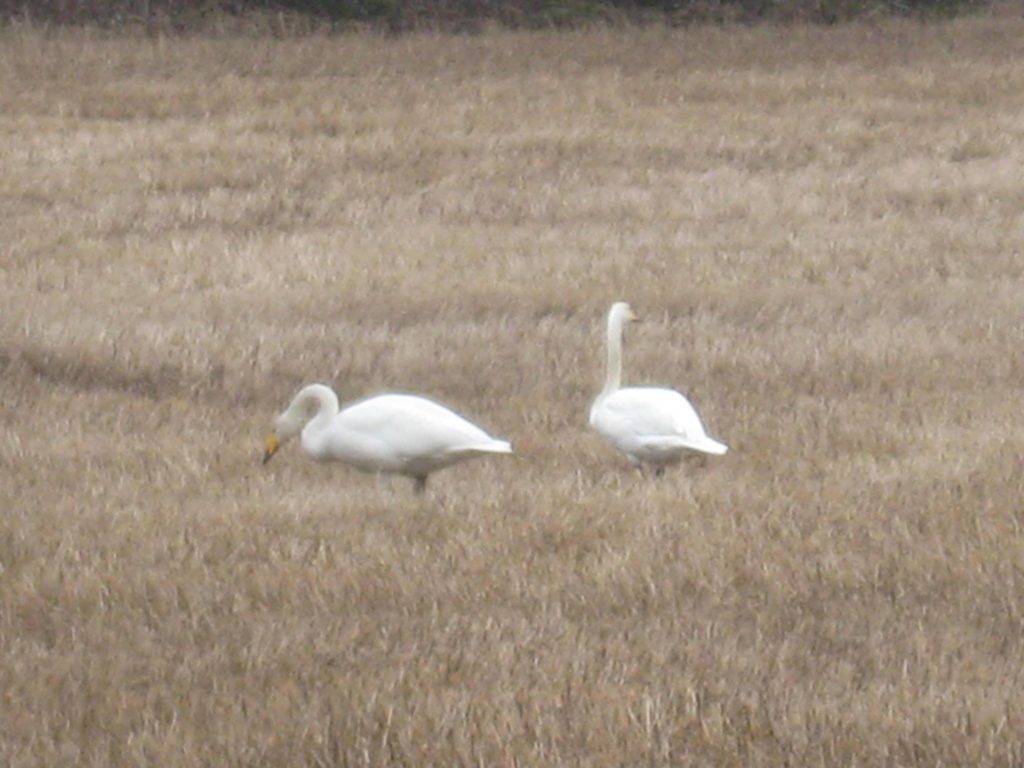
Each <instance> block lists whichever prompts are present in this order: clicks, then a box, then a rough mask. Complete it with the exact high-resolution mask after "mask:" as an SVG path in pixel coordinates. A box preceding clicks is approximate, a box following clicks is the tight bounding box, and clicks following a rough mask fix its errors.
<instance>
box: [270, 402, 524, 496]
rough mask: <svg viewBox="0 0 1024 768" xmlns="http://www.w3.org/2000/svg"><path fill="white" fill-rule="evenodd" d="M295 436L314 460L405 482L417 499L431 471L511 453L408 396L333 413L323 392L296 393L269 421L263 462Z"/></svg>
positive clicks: (504, 445) (456, 417)
mask: <svg viewBox="0 0 1024 768" xmlns="http://www.w3.org/2000/svg"><path fill="white" fill-rule="evenodd" d="M300 434H301V442H302V449H303V450H304V451H305V452H306V455H307V456H309V457H310V458H312V459H315V460H316V461H340V462H343V463H345V464H348V465H350V466H353V467H355V468H356V469H361V470H363V471H364V472H376V473H388V474H398V475H406V476H407V477H411V478H413V479H414V480H415V481H416V486H415V488H416V492H417V493H423V491H424V490H426V487H427V476H428V475H429V474H430V473H431V472H435V471H436V470H439V469H443V468H444V467H447V466H450V465H452V464H456V463H458V462H460V461H464V460H466V459H470V458H473V457H474V456H481V455H483V454H487V453H512V446H511V444H510V443H508V442H506V441H504V440H496V439H495V438H493V437H491V436H490V435H488V434H487V433H486V432H484V431H483V430H482V429H480V427H478V426H476V425H475V424H472V423H470V422H468V421H466V420H465V419H464V418H462V417H461V416H459V415H458V414H457V413H455V412H454V411H451V410H449V409H448V408H445V407H444V406H443V405H439V404H438V403H435V402H434V401H433V400H428V399H427V398H425V397H417V396H415V395H399V394H386V395H377V396H376V397H371V398H368V399H366V400H361V401H359V402H357V403H353V404H352V405H350V406H348V407H346V408H345V409H344V410H339V405H338V397H337V395H335V394H334V391H333V390H332V389H331V388H330V387H326V386H324V385H323V384H310V385H308V386H306V387H303V388H302V390H300V391H299V393H298V394H297V395H295V397H294V398H293V399H292V401H291V404H290V405H289V406H288V408H287V409H286V410H285V411H284V413H282V414H281V415H280V416H278V417H277V419H276V420H275V422H274V431H273V432H271V433H270V435H268V436H267V445H266V452H265V453H264V454H263V463H264V464H266V463H267V462H268V461H270V459H271V457H272V456H273V455H274V454H275V453H277V451H278V449H279V448H280V447H281V446H282V445H283V444H284V443H286V442H287V441H288V440H290V439H291V438H293V437H295V436H296V435H300Z"/></svg>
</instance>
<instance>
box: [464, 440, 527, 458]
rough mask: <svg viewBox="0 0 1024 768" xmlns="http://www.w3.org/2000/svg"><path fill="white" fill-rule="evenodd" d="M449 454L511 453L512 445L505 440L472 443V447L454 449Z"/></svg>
mask: <svg viewBox="0 0 1024 768" xmlns="http://www.w3.org/2000/svg"><path fill="white" fill-rule="evenodd" d="M450 453H454V454H468V455H472V454H474V453H512V443H510V442H508V441H507V440H491V442H489V443H473V444H472V445H465V446H462V447H460V448H454V449H452V450H451V451H450Z"/></svg>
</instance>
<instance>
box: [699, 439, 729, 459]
mask: <svg viewBox="0 0 1024 768" xmlns="http://www.w3.org/2000/svg"><path fill="white" fill-rule="evenodd" d="M693 449H694V450H695V451H700V452H701V453H710V454H712V455H714V456H722V455H723V454H725V452H726V451H728V450H729V446H728V445H726V444H725V443H720V442H719V441H718V440H715V439H714V438H713V437H705V438H704V439H703V440H701V441H700V442H698V443H695V444H694V445H693Z"/></svg>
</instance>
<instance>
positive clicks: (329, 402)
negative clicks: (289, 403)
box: [295, 384, 339, 425]
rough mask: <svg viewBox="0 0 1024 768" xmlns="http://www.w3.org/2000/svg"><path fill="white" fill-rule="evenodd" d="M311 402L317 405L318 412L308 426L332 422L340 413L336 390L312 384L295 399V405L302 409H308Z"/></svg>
mask: <svg viewBox="0 0 1024 768" xmlns="http://www.w3.org/2000/svg"><path fill="white" fill-rule="evenodd" d="M309 401H313V402H314V403H316V412H315V413H314V414H313V416H312V417H311V418H310V419H309V421H308V422H307V425H308V424H319V423H323V422H327V421H330V420H331V419H332V418H334V416H335V415H337V413H338V408H339V405H338V396H337V395H336V394H334V390H332V389H331V388H330V387H327V386H324V385H323V384H310V385H309V386H308V387H305V388H304V389H303V390H302V391H301V392H300V393H299V394H298V396H297V397H296V398H295V403H296V405H297V406H298V407H300V408H302V407H307V408H308V405H307V404H308V403H309ZM307 413H308V411H307Z"/></svg>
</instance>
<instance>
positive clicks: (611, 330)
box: [590, 301, 729, 472]
mask: <svg viewBox="0 0 1024 768" xmlns="http://www.w3.org/2000/svg"><path fill="white" fill-rule="evenodd" d="M635 319H636V316H635V315H634V314H633V312H632V310H631V309H630V308H629V305H628V304H626V303H625V302H621V301H620V302H616V303H615V304H613V305H612V308H611V311H610V312H609V313H608V368H607V373H606V376H605V384H604V389H603V390H602V391H601V394H599V395H598V396H597V399H596V400H594V404H593V405H592V406H591V408H590V425H591V426H592V427H593V428H594V429H595V430H596V431H597V433H598V434H599V435H601V437H603V438H604V439H605V440H606V441H607V442H608V443H609V444H610V445H611V446H612V447H613V448H616V449H617V450H619V451H621V452H622V453H624V454H625V455H626V456H627V457H628V458H629V460H630V461H632V462H634V463H636V464H640V463H645V464H651V465H652V466H655V467H656V468H657V470H658V471H659V472H660V471H662V470H663V469H664V467H665V466H666V465H668V464H674V463H676V462H678V461H679V460H680V459H682V458H683V456H685V455H686V453H687V452H689V451H696V452H698V453H710V454H714V455H721V454H723V453H725V452H726V451H727V450H729V448H728V446H726V445H725V444H724V443H721V442H719V441H718V440H715V439H714V438H713V437H711V436H709V435H708V434H707V432H706V431H705V429H704V424H703V423H702V422H701V420H700V416H698V415H697V411H696V410H694V407H693V406H692V405H690V401H689V400H687V399H686V398H685V397H683V396H682V395H681V394H680V393H679V392H676V391H675V390H672V389H662V388H659V387H627V388H625V389H622V388H620V383H621V380H622V332H623V328H624V326H625V324H626V323H627V322H629V321H631V320H635Z"/></svg>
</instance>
